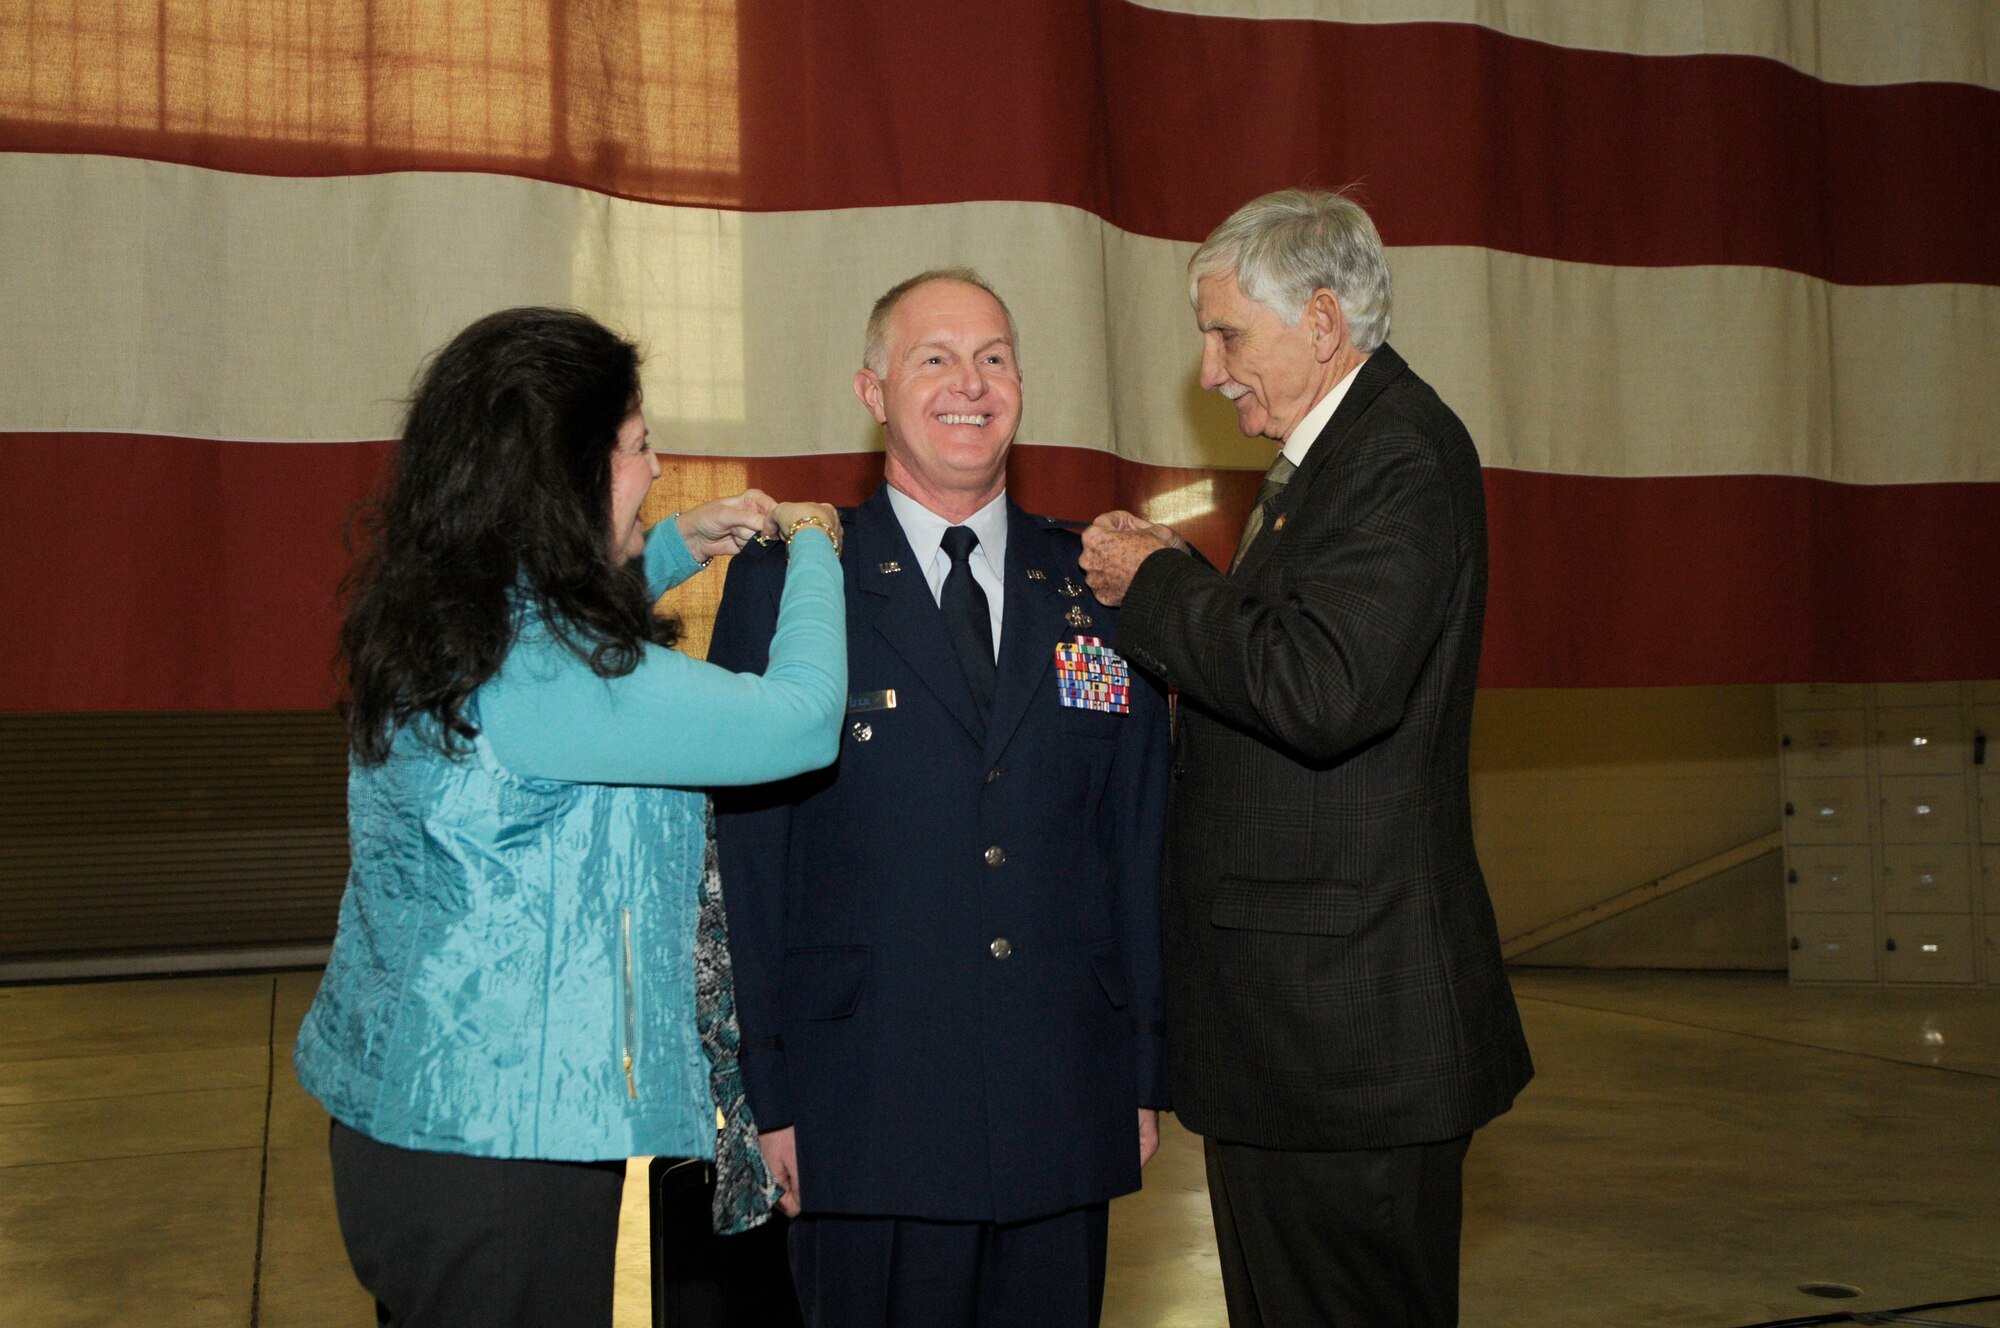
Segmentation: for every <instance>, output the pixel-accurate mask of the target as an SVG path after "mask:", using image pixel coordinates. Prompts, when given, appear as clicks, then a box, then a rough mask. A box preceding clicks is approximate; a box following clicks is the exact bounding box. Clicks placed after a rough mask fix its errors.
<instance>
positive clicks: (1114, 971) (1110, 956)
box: [1089, 945, 1132, 1010]
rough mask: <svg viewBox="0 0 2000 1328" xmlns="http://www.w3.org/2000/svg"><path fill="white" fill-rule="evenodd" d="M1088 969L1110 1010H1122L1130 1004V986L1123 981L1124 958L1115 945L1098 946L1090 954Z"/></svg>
mask: <svg viewBox="0 0 2000 1328" xmlns="http://www.w3.org/2000/svg"><path fill="white" fill-rule="evenodd" d="M1089 953H1090V967H1091V970H1092V971H1093V972H1095V973H1096V974H1097V981H1098V983H1099V985H1101V986H1102V987H1103V988H1104V995H1105V997H1106V998H1107V999H1108V1000H1110V1002H1111V1008H1112V1009H1114V1010H1122V1009H1124V1008H1125V1007H1126V1006H1127V1005H1129V1004H1131V1002H1132V989H1131V985H1130V984H1129V983H1128V982H1126V980H1125V958H1124V956H1122V955H1120V954H1119V953H1118V947H1117V946H1115V945H1100V946H1098V947H1096V948H1095V949H1093V950H1091V951H1090V952H1089Z"/></svg>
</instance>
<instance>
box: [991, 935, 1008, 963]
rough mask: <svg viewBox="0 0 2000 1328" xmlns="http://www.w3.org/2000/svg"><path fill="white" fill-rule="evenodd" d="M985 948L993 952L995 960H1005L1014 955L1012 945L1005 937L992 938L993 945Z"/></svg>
mask: <svg viewBox="0 0 2000 1328" xmlns="http://www.w3.org/2000/svg"><path fill="white" fill-rule="evenodd" d="M986 948H987V949H989V950H991V951H992V952H993V957H994V958H995V959H1005V958H1006V957H1007V956H1008V955H1010V954H1013V953H1014V943H1013V942H1012V941H1010V940H1008V939H1007V938H1006V937H1005V936H996V937H994V938H993V944H991V945H989V946H987V947H986Z"/></svg>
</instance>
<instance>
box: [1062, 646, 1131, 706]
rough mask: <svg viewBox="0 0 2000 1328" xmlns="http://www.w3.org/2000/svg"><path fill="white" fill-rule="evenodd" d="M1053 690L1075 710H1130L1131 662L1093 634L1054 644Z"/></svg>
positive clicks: (1064, 702) (1063, 701) (1065, 703)
mask: <svg viewBox="0 0 2000 1328" xmlns="http://www.w3.org/2000/svg"><path fill="white" fill-rule="evenodd" d="M1056 693H1057V696H1058V698H1059V699H1060V700H1061V701H1062V703H1063V704H1064V705H1066V706H1070V707H1072V708H1073V709H1077V710H1102V711H1106V712H1108V713H1111V714H1117V715H1129V714H1131V713H1132V666H1131V665H1129V664H1127V663H1126V662H1125V660H1124V658H1123V657H1122V656H1121V655H1119V653H1118V652H1117V651H1115V650H1113V649H1111V647H1109V646H1107V645H1105V644H1104V642H1103V641H1101V640H1099V639H1098V638H1097V637H1094V636H1079V637H1077V638H1076V640H1074V641H1060V642H1058V643H1057V644H1056Z"/></svg>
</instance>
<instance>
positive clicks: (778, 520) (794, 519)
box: [771, 503, 841, 553]
mask: <svg viewBox="0 0 2000 1328" xmlns="http://www.w3.org/2000/svg"><path fill="white" fill-rule="evenodd" d="M806 520H818V521H820V522H821V523H823V524H824V525H825V526H826V534H827V538H828V539H831V540H832V541H833V551H834V552H835V553H839V552H840V540H841V535H840V513H838V512H836V511H834V510H833V509H832V508H831V507H829V506H827V505H826V504H825V503H779V504H778V505H777V506H776V507H773V508H772V509H771V529H772V531H773V532H774V533H776V534H777V535H779V536H780V537H789V536H790V534H791V530H792V527H793V526H795V525H797V524H798V523H799V522H800V521H806ZM807 529H811V527H810V526H808V527H807Z"/></svg>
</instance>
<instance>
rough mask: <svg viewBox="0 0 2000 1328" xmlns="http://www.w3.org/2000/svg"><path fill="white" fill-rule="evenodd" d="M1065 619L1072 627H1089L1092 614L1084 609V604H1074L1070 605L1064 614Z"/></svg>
mask: <svg viewBox="0 0 2000 1328" xmlns="http://www.w3.org/2000/svg"><path fill="white" fill-rule="evenodd" d="M1063 621H1064V622H1066V623H1068V624H1069V625H1070V626H1071V627H1088V626H1090V615H1089V614H1087V613H1085V612H1084V611H1083V605H1081V604H1072V605H1070V606H1069V612H1068V613H1065V614H1064V615H1063Z"/></svg>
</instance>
